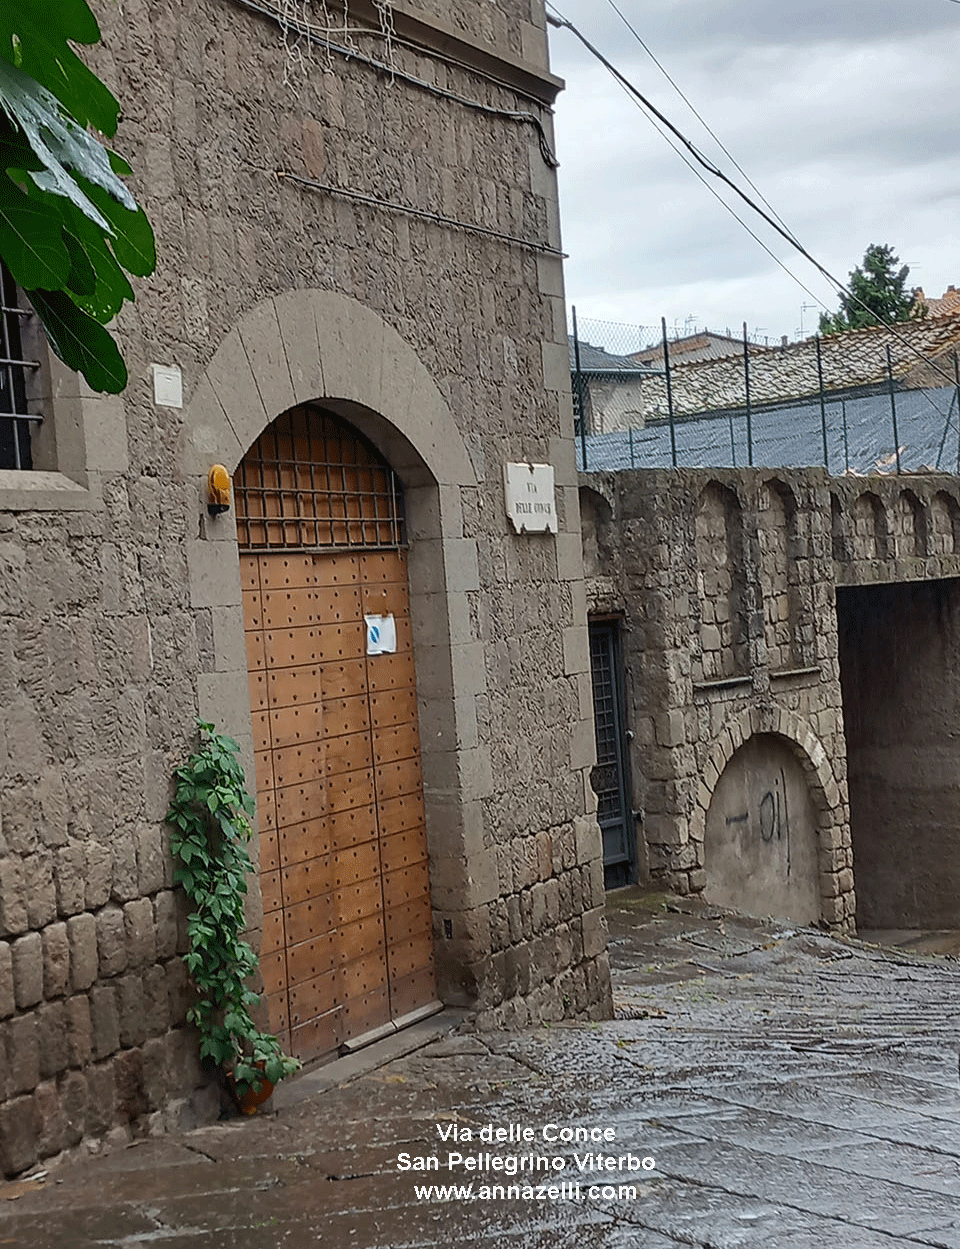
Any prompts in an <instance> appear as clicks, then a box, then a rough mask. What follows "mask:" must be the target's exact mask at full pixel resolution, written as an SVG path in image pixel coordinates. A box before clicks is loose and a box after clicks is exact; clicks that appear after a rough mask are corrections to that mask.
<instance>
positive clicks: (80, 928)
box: [67, 914, 98, 989]
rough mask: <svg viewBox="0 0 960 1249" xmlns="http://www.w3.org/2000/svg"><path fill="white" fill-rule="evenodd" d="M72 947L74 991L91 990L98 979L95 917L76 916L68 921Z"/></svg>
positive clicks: (68, 939)
mask: <svg viewBox="0 0 960 1249" xmlns="http://www.w3.org/2000/svg"><path fill="white" fill-rule="evenodd" d="M67 941H68V943H69V945H70V981H71V983H72V985H73V987H74V989H89V988H90V986H91V985H92V984H93V982H94V981H95V980H96V978H97V968H98V957H97V921H96V919H95V918H94V916H93V915H89V914H83V915H74V916H72V918H70V919H68V920H67Z"/></svg>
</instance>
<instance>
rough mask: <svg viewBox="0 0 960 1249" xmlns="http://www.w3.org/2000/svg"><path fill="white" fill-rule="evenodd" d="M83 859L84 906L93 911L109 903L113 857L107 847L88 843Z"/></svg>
mask: <svg viewBox="0 0 960 1249" xmlns="http://www.w3.org/2000/svg"><path fill="white" fill-rule="evenodd" d="M84 857H85V860H86V862H85V866H84V882H85V891H84V895H85V896H84V904H85V905H86V906H87V907H89V908H90V909H91V910H93V909H96V908H97V907H101V906H103V905H104V904H105V903H106V902H108V901H109V898H110V880H111V863H112V858H113V856H112V854H111V851H110V848H109V846H101V845H100V844H99V843H98V842H95V841H90V842H88V843H87V844H86V847H85V850H84Z"/></svg>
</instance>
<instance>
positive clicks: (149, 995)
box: [143, 964, 170, 1037]
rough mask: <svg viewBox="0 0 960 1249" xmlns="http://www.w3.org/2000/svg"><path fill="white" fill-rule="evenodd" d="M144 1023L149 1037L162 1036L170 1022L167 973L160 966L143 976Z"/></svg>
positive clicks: (148, 969)
mask: <svg viewBox="0 0 960 1249" xmlns="http://www.w3.org/2000/svg"><path fill="white" fill-rule="evenodd" d="M143 1022H144V1029H145V1032H146V1035H147V1036H148V1037H157V1036H162V1035H163V1034H164V1033H165V1032H166V1030H167V1027H168V1026H169V1022H170V1000H169V992H168V989H167V973H166V971H165V970H164V969H163V967H161V966H160V965H159V964H154V966H153V967H148V968H147V970H146V972H145V973H144V975H143Z"/></svg>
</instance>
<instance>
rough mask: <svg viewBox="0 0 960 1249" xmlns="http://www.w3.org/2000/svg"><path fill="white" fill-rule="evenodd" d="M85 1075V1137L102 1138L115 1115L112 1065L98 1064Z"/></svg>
mask: <svg viewBox="0 0 960 1249" xmlns="http://www.w3.org/2000/svg"><path fill="white" fill-rule="evenodd" d="M85 1074H86V1077H87V1104H86V1115H85V1117H86V1133H85V1135H87V1136H103V1135H104V1134H105V1133H106V1132H108V1131H109V1130H110V1128H112V1127H113V1124H114V1120H115V1114H116V1110H115V1108H116V1085H115V1083H114V1075H113V1063H112V1062H106V1063H98V1064H97V1065H96V1066H93V1067H90V1068H88V1069H87V1071H86V1073H85Z"/></svg>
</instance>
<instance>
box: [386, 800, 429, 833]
mask: <svg viewBox="0 0 960 1249" xmlns="http://www.w3.org/2000/svg"><path fill="white" fill-rule="evenodd" d="M378 810H379V813H380V826H381V827H382V828H383V829H384V830H385V833H386V835H387V836H389V835H390V834H391V833H400V832H404V831H406V830H407V829H409V828H416V827H417V826H418V825H421V824H423V823H424V821H425V815H424V810H423V794H422V793H415V794H401V795H399V797H397V798H386V799H384V798H381V799H380V802H379V803H378Z"/></svg>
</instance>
